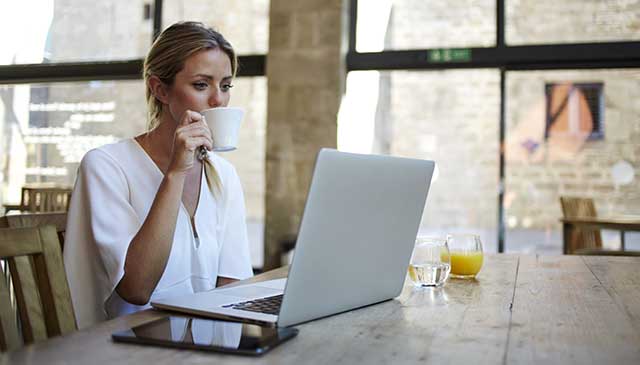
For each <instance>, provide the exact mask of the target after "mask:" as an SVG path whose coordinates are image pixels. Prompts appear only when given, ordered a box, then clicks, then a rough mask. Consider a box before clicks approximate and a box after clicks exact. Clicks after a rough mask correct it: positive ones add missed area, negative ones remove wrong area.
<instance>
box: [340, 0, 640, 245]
mask: <svg viewBox="0 0 640 365" xmlns="http://www.w3.org/2000/svg"><path fill="white" fill-rule="evenodd" d="M351 4H352V13H351V26H350V32H351V34H350V36H351V38H350V42H351V43H350V44H349V46H350V47H349V53H348V56H347V68H348V70H349V71H351V72H350V73H349V76H348V83H347V98H346V99H349V98H352V100H351V101H350V104H351V105H352V106H351V108H354V109H355V110H356V112H354V114H352V115H351V117H350V118H344V117H342V115H343V114H345V115H349V110H348V108H343V109H344V110H341V118H340V120H339V123H340V124H339V136H338V137H339V141H338V145H339V146H340V148H344V149H352V150H356V151H374V152H380V153H392V154H405V155H409V156H416V157H423V158H432V159H435V160H436V162H437V166H438V177H437V179H436V181H435V182H434V185H433V188H432V191H431V192H430V194H429V198H428V200H429V201H428V203H427V206H426V208H425V215H424V217H423V222H422V223H423V227H422V228H421V229H422V230H423V231H425V230H426V232H429V233H435V234H438V235H442V234H443V233H446V232H447V231H455V230H456V229H459V230H473V231H475V232H477V233H480V234H481V235H482V236H483V240H484V241H485V243H487V244H486V246H487V250H488V251H492V250H493V249H496V248H497V250H498V251H499V252H502V251H504V250H505V247H508V250H509V251H524V252H533V251H542V252H555V253H559V252H562V241H561V238H559V230H560V223H559V218H560V217H561V212H560V205H559V204H560V203H559V201H558V196H559V194H560V193H562V194H581V195H587V197H595V200H596V205H597V206H598V210H599V211H602V212H603V214H608V213H610V214H617V215H619V214H626V213H633V212H636V211H638V209H639V207H640V205H639V204H638V199H637V198H638V195H637V194H636V193H635V191H637V187H638V184H637V180H634V178H633V168H632V167H631V166H635V165H637V159H638V153H637V151H638V142H637V141H640V135H638V133H637V131H638V130H639V129H638V127H637V125H636V124H637V123H636V122H637V121H638V120H640V118H638V116H637V115H636V112H637V110H636V109H637V108H635V105H636V104H637V103H636V101H635V100H636V99H637V97H636V95H637V94H638V92H637V90H636V89H637V86H638V84H639V83H638V71H637V70H638V69H637V65H638V64H640V42H639V41H640V33H638V27H637V23H638V14H640V4H638V2H637V1H624V0H607V1H596V0H588V1H582V0H570V1H560V2H558V1H551V0H543V1H535V2H533V1H524V0H498V1H493V0H492V1H482V0H478V1H471V0H469V1H460V2H445V1H417V0H416V1H411V0H404V1H403V0H387V1H382V2H378V1H376V2H374V1H367V0H352V2H351ZM569 43H571V44H569ZM574 43H579V44H574ZM488 67H490V69H487V68H488ZM409 70H411V71H409ZM356 71H357V72H356ZM436 75H437V76H436ZM481 75H485V76H481ZM479 77H484V83H478V82H477V80H478V78H479ZM415 80H420V81H417V82H416V81H415ZM357 84H360V85H361V86H360V87H356V86H355V85H357ZM350 89H351V91H350ZM400 95H401V96H400ZM394 100H400V101H401V102H400V103H399V104H398V105H396V104H393V102H392V101H394ZM346 101H347V100H345V104H346V105H348V104H347V103H346ZM492 113H493V114H492ZM356 126H358V127H356ZM400 126H401V127H400ZM356 128H361V129H362V130H364V131H365V132H364V133H363V134H362V135H358V134H357V133H355V132H354V131H355V130H356ZM452 130H455V133H452V132H451V131H452ZM471 131H474V132H473V133H472V132H471ZM452 141H455V142H456V144H457V147H456V148H453V147H451V144H452V143H453V142H452ZM402 146H405V147H402ZM439 151H446V153H440V152H439ZM493 152H495V154H496V155H495V156H494V158H491V157H490V155H491V153H493ZM621 166H622V168H620V167H621ZM447 169H453V170H455V171H457V175H454V174H450V173H448V172H447ZM619 170H620V171H621V170H624V171H623V172H624V173H623V174H621V173H620V172H619ZM620 176H622V178H620ZM443 180H444V181H446V182H447V184H450V185H452V186H455V187H456V188H455V189H449V186H441V185H440V186H439V184H442V183H441V181H443ZM492 204H494V205H492ZM463 206H464V207H470V208H469V209H467V210H466V211H465V210H464V209H463ZM491 206H492V207H493V209H492V208H490V207H491ZM600 206H602V207H600ZM494 218H495V220H493V219H494ZM492 225H494V226H493V227H492ZM492 228H493V229H494V230H495V233H496V234H492V233H491V230H492ZM630 236H632V235H629V234H627V242H629V238H630ZM635 237H636V238H635V244H636V245H637V244H639V243H640V240H638V239H637V238H640V235H635ZM494 240H496V241H497V245H495V244H494ZM627 247H633V244H632V245H629V244H627Z"/></svg>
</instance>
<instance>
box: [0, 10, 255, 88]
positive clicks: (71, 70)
mask: <svg viewBox="0 0 640 365" xmlns="http://www.w3.org/2000/svg"><path fill="white" fill-rule="evenodd" d="M153 7H154V8H153V32H152V39H151V40H150V41H153V40H154V39H155V37H157V36H158V34H160V31H161V30H162V0H154V5H153ZM143 61H144V60H143V59H133V60H116V61H96V62H59V63H39V64H18V65H6V66H4V65H3V66H0V85H7V84H25V83H50V82H71V81H95V80H141V79H142V64H143ZM238 64H239V67H238V77H247V76H265V75H266V71H265V70H266V67H265V64H266V55H264V54H260V55H240V56H238Z"/></svg>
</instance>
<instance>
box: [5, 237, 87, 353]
mask: <svg viewBox="0 0 640 365" xmlns="http://www.w3.org/2000/svg"><path fill="white" fill-rule="evenodd" d="M0 258H2V259H5V260H6V262H7V263H8V265H9V271H10V273H11V282H10V283H7V281H6V280H0V325H1V328H0V350H1V351H7V350H13V349H15V348H18V347H20V346H21V345H22V344H30V343H33V342H36V341H40V340H44V339H46V338H49V337H53V336H57V335H64V334H66V333H69V332H72V331H75V330H76V329H77V327H76V320H75V315H74V312H73V304H72V302H71V293H70V291H69V284H68V283H67V277H66V274H65V271H64V267H63V263H62V253H61V251H60V244H59V242H58V236H57V234H56V229H55V227H54V226H52V225H48V226H43V227H29V228H3V229H0ZM9 284H13V291H10V290H9V289H10V287H11V285H9ZM14 303H15V306H17V309H18V314H19V319H20V321H19V323H20V328H19V327H18V321H17V318H16V315H15V311H14V309H13V308H14V306H13V304H14Z"/></svg>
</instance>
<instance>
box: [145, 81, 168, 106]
mask: <svg viewBox="0 0 640 365" xmlns="http://www.w3.org/2000/svg"><path fill="white" fill-rule="evenodd" d="M149 89H150V90H151V93H152V94H153V96H154V97H155V98H156V99H158V100H159V101H160V102H161V103H162V104H169V95H168V94H169V93H168V90H167V89H168V87H167V85H166V84H165V83H164V82H162V80H160V78H159V77H158V76H151V77H149Z"/></svg>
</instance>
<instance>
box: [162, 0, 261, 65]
mask: <svg viewBox="0 0 640 365" xmlns="http://www.w3.org/2000/svg"><path fill="white" fill-rule="evenodd" d="M269 3H270V2H269V0H242V1H228V0H173V1H164V2H163V4H162V7H163V8H162V25H163V26H164V27H168V26H169V25H171V24H173V23H175V22H177V21H182V20H193V21H200V22H203V23H205V24H207V25H209V26H211V27H213V28H214V29H216V30H217V31H219V32H220V33H222V34H223V35H224V36H225V38H227V39H228V40H229V42H231V44H232V45H233V47H234V48H235V50H236V52H237V53H238V54H265V53H267V50H268V48H269Z"/></svg>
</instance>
